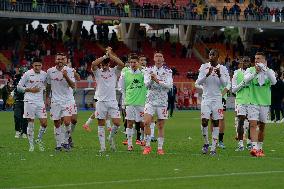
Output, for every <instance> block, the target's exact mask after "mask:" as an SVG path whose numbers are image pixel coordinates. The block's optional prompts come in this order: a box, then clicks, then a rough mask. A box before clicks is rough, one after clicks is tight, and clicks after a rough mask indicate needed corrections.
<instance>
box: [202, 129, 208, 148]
mask: <svg viewBox="0 0 284 189" xmlns="http://www.w3.org/2000/svg"><path fill="white" fill-rule="evenodd" d="M201 133H202V136H203V138H204V144H209V139H208V126H207V127H203V126H202V125H201Z"/></svg>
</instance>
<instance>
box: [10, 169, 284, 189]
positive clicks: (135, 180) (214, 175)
mask: <svg viewBox="0 0 284 189" xmlns="http://www.w3.org/2000/svg"><path fill="white" fill-rule="evenodd" d="M275 173H284V170H280V171H260V172H239V173H224V174H207V175H189V176H180V177H160V178H145V179H132V180H112V181H95V182H85V183H73V184H57V185H45V186H44V185H42V186H23V187H13V188H4V189H37V188H57V187H72V186H73V187H75V186H87V185H101V184H115V183H118V184H121V183H135V182H145V181H163V180H167V181H168V180H178V179H199V178H210V177H224V176H244V175H265V174H275Z"/></svg>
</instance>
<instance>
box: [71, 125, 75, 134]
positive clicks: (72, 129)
mask: <svg viewBox="0 0 284 189" xmlns="http://www.w3.org/2000/svg"><path fill="white" fill-rule="evenodd" d="M70 126H71V132H72V133H73V132H74V130H75V128H76V124H73V123H70Z"/></svg>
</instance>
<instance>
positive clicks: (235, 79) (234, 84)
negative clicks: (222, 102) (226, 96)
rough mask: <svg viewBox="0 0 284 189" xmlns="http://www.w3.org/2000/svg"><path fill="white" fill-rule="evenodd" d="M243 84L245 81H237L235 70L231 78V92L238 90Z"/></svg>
mask: <svg viewBox="0 0 284 189" xmlns="http://www.w3.org/2000/svg"><path fill="white" fill-rule="evenodd" d="M244 86H245V82H244V81H242V82H241V83H239V84H238V83H237V71H235V73H234V75H233V79H232V92H233V93H235V94H236V93H237V92H238V91H239V90H241V89H242V88H243V87H244Z"/></svg>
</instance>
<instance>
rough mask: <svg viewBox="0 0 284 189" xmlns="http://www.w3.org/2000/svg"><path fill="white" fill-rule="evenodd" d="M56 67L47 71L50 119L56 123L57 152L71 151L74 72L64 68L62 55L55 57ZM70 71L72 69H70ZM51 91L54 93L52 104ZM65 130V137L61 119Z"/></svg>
mask: <svg viewBox="0 0 284 189" xmlns="http://www.w3.org/2000/svg"><path fill="white" fill-rule="evenodd" d="M55 64H56V66H54V67H52V68H49V69H48V70H47V90H46V100H47V102H48V103H50V117H51V119H52V120H53V121H54V136H55V141H56V148H55V150H56V151H61V150H62V147H63V148H64V149H65V150H66V151H68V150H70V145H69V141H68V139H69V137H70V136H71V125H70V123H71V117H72V109H73V108H74V101H73V99H72V98H71V97H70V93H71V90H70V87H71V88H72V89H74V87H75V77H74V72H72V71H71V72H70V71H68V67H66V66H64V64H65V57H64V54H62V53H57V54H56V56H55ZM69 69H70V68H69ZM50 90H51V91H52V95H51V102H50V99H49V98H50ZM62 117H63V124H64V127H65V129H64V128H63V131H64V133H65V134H64V136H62V134H61V133H62V131H61V129H62V128H61V118H62Z"/></svg>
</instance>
